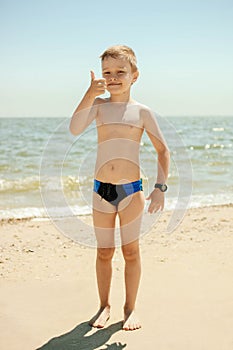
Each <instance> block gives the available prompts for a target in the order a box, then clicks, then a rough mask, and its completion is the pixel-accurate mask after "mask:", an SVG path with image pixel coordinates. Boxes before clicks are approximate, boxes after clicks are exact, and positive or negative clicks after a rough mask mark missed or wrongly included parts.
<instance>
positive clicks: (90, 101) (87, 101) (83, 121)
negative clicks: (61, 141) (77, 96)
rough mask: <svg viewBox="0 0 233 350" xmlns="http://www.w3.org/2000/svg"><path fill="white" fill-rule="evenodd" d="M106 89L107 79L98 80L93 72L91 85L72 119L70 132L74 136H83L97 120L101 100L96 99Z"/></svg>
mask: <svg viewBox="0 0 233 350" xmlns="http://www.w3.org/2000/svg"><path fill="white" fill-rule="evenodd" d="M105 89H106V81H105V79H96V78H95V74H94V72H92V71H91V85H90V87H89V88H88V89H87V91H86V93H85V95H84V96H83V98H82V100H81V102H80V103H79V105H78V107H77V108H76V109H75V111H74V113H73V115H72V118H71V122H70V132H71V133H72V134H73V135H78V134H81V133H82V132H83V131H84V130H85V129H86V128H87V127H88V126H89V125H90V124H91V122H92V121H93V120H94V119H95V117H96V115H97V108H98V107H97V106H98V104H99V99H96V97H97V96H99V95H102V94H104V92H105Z"/></svg>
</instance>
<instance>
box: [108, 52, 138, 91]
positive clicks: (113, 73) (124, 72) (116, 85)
mask: <svg viewBox="0 0 233 350" xmlns="http://www.w3.org/2000/svg"><path fill="white" fill-rule="evenodd" d="M102 74H103V77H104V78H105V79H106V84H107V90H108V91H109V92H110V94H111V95H120V94H123V93H126V92H128V91H129V90H130V88H131V85H132V84H133V83H134V82H135V81H136V80H137V77H138V71H136V72H132V67H131V65H130V63H129V62H128V61H127V60H125V59H121V58H112V57H106V58H105V59H104V60H103V61H102Z"/></svg>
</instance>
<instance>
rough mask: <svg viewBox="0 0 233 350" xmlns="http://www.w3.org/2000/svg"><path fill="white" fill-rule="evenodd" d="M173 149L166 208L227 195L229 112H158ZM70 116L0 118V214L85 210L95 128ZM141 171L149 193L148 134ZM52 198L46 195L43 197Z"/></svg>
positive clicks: (230, 183)
mask: <svg viewBox="0 0 233 350" xmlns="http://www.w3.org/2000/svg"><path fill="white" fill-rule="evenodd" d="M158 122H159V125H160V127H161V129H162V131H163V133H164V135H165V138H166V140H167V143H168V146H169V148H170V151H171V167H170V172H169V179H168V186H169V191H168V192H167V194H166V209H174V208H175V207H177V206H178V207H182V206H183V207H200V206H206V205H215V204H225V203H232V202H233V180H232V172H233V117H220V116H219V117H198V116H195V117H169V118H165V117H158ZM68 125H69V118H0V137H1V143H0V218H24V217H38V218H43V217H47V216H48V210H47V206H48V205H51V203H53V205H54V207H55V210H56V213H57V216H63V215H66V213H67V211H66V208H67V207H68V208H69V210H70V212H72V214H74V215H82V214H87V213H90V212H91V196H92V187H93V172H94V164H95V156H96V130H95V127H94V125H91V126H90V127H89V128H88V129H87V131H85V132H84V133H83V134H82V135H81V136H79V137H73V136H72V135H70V133H69V130H68ZM140 159H141V176H142V178H143V184H144V190H145V194H146V195H147V194H148V193H149V192H150V190H151V189H152V188H153V184H154V182H155V179H156V160H157V158H156V153H155V151H154V149H153V147H152V145H151V143H150V140H149V138H148V136H147V135H146V134H144V135H143V139H142V142H141V153H140ZM52 198H54V200H53V201H52V202H50V204H48V203H49V200H51V199H52Z"/></svg>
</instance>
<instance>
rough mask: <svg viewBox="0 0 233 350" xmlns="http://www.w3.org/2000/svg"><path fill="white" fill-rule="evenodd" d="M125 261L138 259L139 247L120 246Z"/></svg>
mask: <svg viewBox="0 0 233 350" xmlns="http://www.w3.org/2000/svg"><path fill="white" fill-rule="evenodd" d="M121 249H122V253H123V256H124V259H125V261H136V260H139V259H140V254H139V248H138V247H137V248H135V247H132V248H131V247H126V246H122V248H121Z"/></svg>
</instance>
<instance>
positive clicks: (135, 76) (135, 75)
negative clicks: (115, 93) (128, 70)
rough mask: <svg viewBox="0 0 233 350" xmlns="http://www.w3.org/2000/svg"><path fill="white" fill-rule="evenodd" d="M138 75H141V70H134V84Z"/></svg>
mask: <svg viewBox="0 0 233 350" xmlns="http://www.w3.org/2000/svg"><path fill="white" fill-rule="evenodd" d="M138 77H139V71H138V70H136V71H135V72H133V81H132V84H134V83H135V81H137V79H138Z"/></svg>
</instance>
